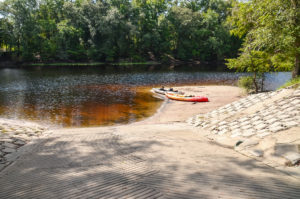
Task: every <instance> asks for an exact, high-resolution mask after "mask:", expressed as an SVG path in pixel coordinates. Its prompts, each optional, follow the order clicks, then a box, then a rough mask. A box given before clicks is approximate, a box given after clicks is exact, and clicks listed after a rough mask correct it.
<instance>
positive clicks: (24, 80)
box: [0, 67, 291, 126]
mask: <svg viewBox="0 0 300 199" xmlns="http://www.w3.org/2000/svg"><path fill="white" fill-rule="evenodd" d="M144 69H145V70H144ZM128 70H129V71H130V72H128ZM241 75H245V74H241V73H229V72H201V71H195V70H194V69H193V70H186V71H182V70H172V71H170V70H167V71H166V70H156V69H155V67H154V68H151V71H149V67H145V68H143V67H142V68H137V69H136V70H134V69H132V68H130V69H124V68H121V69H120V68H118V69H116V68H112V69H109V68H107V67H106V68H104V69H103V67H101V68H99V67H84V68H82V67H81V68H74V67H72V68H69V67H59V68H30V69H0V116H1V117H6V118H23V119H31V120H37V121H42V122H47V123H51V124H56V125H62V126H97V125H110V124H115V123H128V122H133V121H137V120H139V119H143V118H145V117H149V116H150V115H152V114H153V113H154V112H155V111H156V109H157V108H158V106H159V105H160V103H161V100H159V99H156V98H154V97H152V94H151V93H149V92H148V91H149V89H150V88H151V87H152V86H155V85H181V84H182V85H183V84H208V83H211V84H216V83H219V84H231V83H233V82H234V81H235V80H236V79H237V78H238V77H239V76H241ZM290 76H291V75H290V73H278V74H268V75H267V77H266V80H267V82H266V85H267V86H268V88H267V89H275V88H276V87H278V86H280V84H282V83H284V82H285V81H286V80H288V79H289V78H290Z"/></svg>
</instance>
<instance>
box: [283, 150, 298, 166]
mask: <svg viewBox="0 0 300 199" xmlns="http://www.w3.org/2000/svg"><path fill="white" fill-rule="evenodd" d="M283 157H284V158H285V159H287V160H289V161H291V163H292V164H296V163H297V162H298V161H300V154H299V153H297V152H289V153H287V154H285V155H283Z"/></svg>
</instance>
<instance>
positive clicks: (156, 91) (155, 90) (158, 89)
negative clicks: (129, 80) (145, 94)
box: [151, 88, 184, 95]
mask: <svg viewBox="0 0 300 199" xmlns="http://www.w3.org/2000/svg"><path fill="white" fill-rule="evenodd" d="M151 91H152V92H153V93H158V94H161V95H165V94H166V93H167V92H168V93H174V94H184V93H183V92H180V91H170V90H166V89H160V88H152V90H151Z"/></svg>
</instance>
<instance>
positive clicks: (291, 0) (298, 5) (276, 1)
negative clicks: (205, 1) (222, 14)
mask: <svg viewBox="0 0 300 199" xmlns="http://www.w3.org/2000/svg"><path fill="white" fill-rule="evenodd" d="M228 22H229V23H230V24H231V26H232V30H231V32H232V34H234V35H236V36H239V37H240V38H243V39H244V42H243V45H242V48H241V49H240V55H239V56H238V57H237V58H234V59H228V66H229V68H234V69H237V70H239V71H248V72H252V73H253V75H254V78H253V83H254V86H255V90H256V91H257V90H258V85H257V76H263V73H265V72H269V71H274V70H275V71H276V70H291V69H292V70H293V77H296V76H298V75H299V74H300V70H299V69H300V68H299V64H300V1H299V0H250V1H246V2H235V5H233V8H232V15H231V16H229V17H228Z"/></svg>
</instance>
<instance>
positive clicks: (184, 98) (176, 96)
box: [166, 93, 208, 102]
mask: <svg viewBox="0 0 300 199" xmlns="http://www.w3.org/2000/svg"><path fill="white" fill-rule="evenodd" d="M166 96H167V97H168V98H169V99H172V100H178V101H184V102H208V98H207V97H202V96H193V97H190V96H184V95H179V94H174V93H166Z"/></svg>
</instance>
